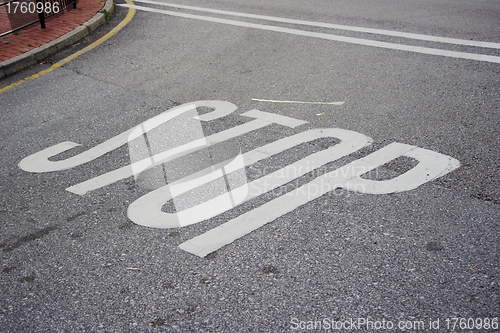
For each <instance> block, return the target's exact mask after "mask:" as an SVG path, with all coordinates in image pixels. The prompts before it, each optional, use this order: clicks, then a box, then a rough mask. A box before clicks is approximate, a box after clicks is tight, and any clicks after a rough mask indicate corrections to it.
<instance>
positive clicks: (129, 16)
mask: <svg viewBox="0 0 500 333" xmlns="http://www.w3.org/2000/svg"><path fill="white" fill-rule="evenodd" d="M125 1H126V2H127V3H128V4H129V5H133V4H134V3H133V2H132V1H130V0H125ZM135 12H136V10H135V9H134V8H129V10H128V14H127V16H126V17H125V18H124V19H123V21H121V22H120V24H118V25H117V26H116V27H114V28H113V30H111V31H110V32H108V33H107V34H106V35H104V36H102V37H101V38H99V39H98V40H96V41H95V42H93V43H92V44H90V45H89V46H87V47H86V48H84V49H82V50H80V51H78V52H75V53H73V54H72V55H70V56H68V57H66V58H64V59H63V60H61V61H59V62H56V63H55V64H53V65H52V66H50V67H49V68H47V69H44V70H43V71H40V72H38V73H36V74H33V75H31V76H29V77H27V78H25V79H22V80H21V81H18V82H15V83H12V84H10V85H8V86H6V87H4V88H2V89H0V93H3V92H4V91H7V90H9V89H10V88H14V87H16V86H19V85H21V84H23V83H24V82H26V81H29V80H34V79H36V78H38V77H40V76H42V75H45V74H47V73H49V72H52V71H53V70H54V69H56V68H59V67H61V66H63V65H65V64H66V63H68V62H70V61H71V60H73V59H75V58H76V57H78V56H81V55H82V54H84V53H86V52H88V51H90V50H92V49H93V48H95V47H96V46H98V45H99V44H102V43H103V42H105V41H107V40H108V39H110V38H111V37H113V36H114V35H115V34H116V33H117V32H118V31H120V30H121V29H122V28H123V27H124V26H126V25H127V23H129V22H130V21H131V20H132V18H133V17H134V15H135Z"/></svg>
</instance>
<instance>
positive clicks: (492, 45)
mask: <svg viewBox="0 0 500 333" xmlns="http://www.w3.org/2000/svg"><path fill="white" fill-rule="evenodd" d="M135 2H142V3H146V4H151V5H159V6H165V7H172V8H179V9H188V10H195V11H201V12H206V13H213V14H223V15H230V16H236V17H246V18H252V19H258V20H267V21H272V22H280V23H291V24H300V25H308V26H311V27H319V28H328V29H337V30H345V31H355V32H364V33H370V34H376V35H385V36H393V37H402V38H408V39H416V40H424V41H428V42H438V43H447V44H455V45H464V46H476V47H484V48H492V49H500V43H491V42H481V41H473V40H465V39H458V38H448V37H438V36H429V35H421V34H414V33H409V32H400V31H392V30H383V29H372V28H363V27H354V26H348V25H340V24H331V23H323V22H313V21H304V20H295V19H289V18H284V17H275V16H267V15H255V14H247V13H239V12H232V11H226V10H218V9H211V8H202V7H193V6H184V5H177V4H172V3H166V2H161V1H151V0H135Z"/></svg>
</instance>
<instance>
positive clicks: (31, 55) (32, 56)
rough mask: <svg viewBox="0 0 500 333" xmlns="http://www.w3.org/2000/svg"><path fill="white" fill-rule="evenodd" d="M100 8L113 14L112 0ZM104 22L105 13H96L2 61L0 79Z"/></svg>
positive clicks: (58, 49) (53, 51)
mask: <svg viewBox="0 0 500 333" xmlns="http://www.w3.org/2000/svg"><path fill="white" fill-rule="evenodd" d="M102 10H106V11H107V12H108V13H110V14H113V13H114V11H115V4H114V2H113V0H106V4H105V5H104V7H103V8H102ZM104 23H106V15H105V14H103V13H97V14H96V15H94V17H92V18H91V19H90V20H88V21H87V22H85V23H83V24H82V25H81V26H79V27H77V28H76V29H74V30H72V31H70V32H68V33H66V34H64V35H62V36H61V37H58V38H56V39H54V40H53V41H51V42H48V43H47V44H43V45H42V46H40V47H37V48H36V49H33V50H30V51H28V52H26V53H23V54H20V55H18V56H17V57H14V58H12V59H9V60H5V61H2V62H1V63H0V79H1V78H3V77H6V76H9V75H11V74H14V73H16V72H19V71H20V70H23V69H25V68H27V67H30V66H33V65H35V64H36V63H38V62H39V61H41V60H43V59H46V58H47V57H48V56H51V55H53V54H55V53H57V52H59V51H61V50H62V49H64V48H66V47H68V46H70V45H71V44H74V43H76V42H78V41H80V40H82V39H83V38H85V37H87V36H88V35H90V34H91V33H92V32H94V31H95V30H96V29H97V28H98V27H100V26H101V25H103V24H104Z"/></svg>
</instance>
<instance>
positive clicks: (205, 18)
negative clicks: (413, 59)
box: [118, 5, 500, 63]
mask: <svg viewBox="0 0 500 333" xmlns="http://www.w3.org/2000/svg"><path fill="white" fill-rule="evenodd" d="M118 6H122V7H127V8H134V9H137V10H142V11H146V12H153V13H160V14H165V15H170V16H177V17H182V18H189V19H195V20H202V21H208V22H213V23H221V24H227V25H232V26H238V27H244V28H254V29H260V30H267V31H274V32H281V33H287V34H292V35H298V36H305V37H315V38H321V39H326V40H333V41H338V42H345V43H351V44H357V45H363V46H373V47H380V48H385V49H392V50H399V51H408V52H414V53H421V54H430V55H438V56H444V57H450V58H459V59H468V60H477V61H486V62H493V63H500V57H497V56H491V55H483V54H474V53H466V52H455V51H448V50H441V49H433V48H429V47H420V46H411V45H403V44H394V43H387V42H379V41H375V40H369V39H361V38H354V37H345V36H338V35H332V34H326V33H320V32H312V31H304V30H298V29H290V28H282V27H276V26H270V25H263V24H256V23H249V22H241V21H234V20H227V19H220V18H215V17H208V16H200V15H193V14H186V13H180V12H172V11H168V10H161V9H155V8H149V7H142V6H131V5H118Z"/></svg>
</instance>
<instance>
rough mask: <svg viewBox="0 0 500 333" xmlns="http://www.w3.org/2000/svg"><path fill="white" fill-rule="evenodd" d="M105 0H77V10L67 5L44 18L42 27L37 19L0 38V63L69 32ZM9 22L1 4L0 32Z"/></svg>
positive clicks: (86, 19)
mask: <svg viewBox="0 0 500 333" xmlns="http://www.w3.org/2000/svg"><path fill="white" fill-rule="evenodd" d="M0 2H3V1H2V0H0ZM105 3H106V1H105V0H78V3H77V6H76V9H73V7H72V6H70V7H69V8H68V9H66V10H64V11H63V12H61V13H60V14H57V15H55V16H52V17H49V18H48V19H46V20H45V26H46V28H45V29H42V28H41V27H40V22H37V23H34V24H33V25H31V26H29V27H26V28H23V29H21V30H18V31H17V32H16V33H10V34H8V35H6V36H3V37H0V62H2V61H5V60H8V59H11V58H13V57H15V56H18V55H20V54H23V53H25V52H28V51H29V50H32V49H34V48H36V47H38V46H41V45H43V44H45V43H48V42H50V41H52V40H54V39H56V38H57V37H60V36H62V35H64V34H65V33H68V32H70V31H71V30H73V29H75V28H77V27H78V26H80V25H81V24H83V23H85V22H87V21H88V20H90V19H91V18H92V17H93V16H94V15H95V14H96V13H97V12H99V11H100V10H101V9H102V7H104V5H105ZM9 30H11V28H10V21H9V18H8V15H7V8H6V6H1V7H0V33H2V32H5V31H9Z"/></svg>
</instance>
